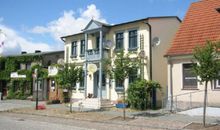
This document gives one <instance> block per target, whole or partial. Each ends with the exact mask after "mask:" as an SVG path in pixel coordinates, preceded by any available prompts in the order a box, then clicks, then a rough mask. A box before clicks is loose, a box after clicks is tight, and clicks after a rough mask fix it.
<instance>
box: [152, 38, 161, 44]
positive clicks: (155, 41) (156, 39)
mask: <svg viewBox="0 0 220 130" xmlns="http://www.w3.org/2000/svg"><path fill="white" fill-rule="evenodd" d="M159 44H160V38H159V37H154V38H153V40H152V46H158V45H159Z"/></svg>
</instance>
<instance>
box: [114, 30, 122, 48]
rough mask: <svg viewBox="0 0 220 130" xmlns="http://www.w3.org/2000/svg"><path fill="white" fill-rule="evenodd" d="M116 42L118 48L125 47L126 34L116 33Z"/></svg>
mask: <svg viewBox="0 0 220 130" xmlns="http://www.w3.org/2000/svg"><path fill="white" fill-rule="evenodd" d="M115 42H116V46H115V49H116V50H120V49H123V44H124V35H123V33H116V36H115Z"/></svg>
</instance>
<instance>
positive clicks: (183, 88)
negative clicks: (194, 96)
mask: <svg viewBox="0 0 220 130" xmlns="http://www.w3.org/2000/svg"><path fill="white" fill-rule="evenodd" d="M181 90H188V91H190V90H199V89H198V88H183V89H181Z"/></svg>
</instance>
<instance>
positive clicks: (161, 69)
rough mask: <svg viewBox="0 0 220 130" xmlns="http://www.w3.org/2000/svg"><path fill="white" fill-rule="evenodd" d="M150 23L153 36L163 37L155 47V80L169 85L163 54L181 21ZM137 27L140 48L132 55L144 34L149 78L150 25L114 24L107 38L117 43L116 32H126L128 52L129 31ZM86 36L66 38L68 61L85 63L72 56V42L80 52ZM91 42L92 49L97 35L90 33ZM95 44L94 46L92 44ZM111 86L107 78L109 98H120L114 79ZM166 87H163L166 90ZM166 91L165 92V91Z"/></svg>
mask: <svg viewBox="0 0 220 130" xmlns="http://www.w3.org/2000/svg"><path fill="white" fill-rule="evenodd" d="M150 24H151V25H152V33H153V35H152V37H154V36H159V37H160V38H161V44H160V45H159V46H157V47H154V48H153V59H154V60H153V80H157V81H159V82H160V84H161V85H162V86H163V87H164V88H165V87H166V86H167V62H166V59H165V58H163V55H164V54H165V52H166V50H167V48H168V47H169V44H170V43H171V39H172V38H173V36H174V33H175V32H176V30H177V28H178V25H179V22H178V21H177V19H176V18H173V19H155V20H151V21H150ZM134 29H137V33H138V34H137V35H138V38H137V39H138V41H137V43H138V49H137V52H135V53H133V54H131V57H137V54H139V52H140V35H143V36H144V51H145V55H146V57H145V61H144V62H145V63H146V65H145V67H144V78H145V79H147V80H148V79H149V65H148V64H149V61H148V60H149V27H148V26H147V25H146V24H145V23H144V21H140V22H135V23H130V24H125V25H120V26H114V27H111V28H110V30H109V32H107V33H106V35H105V39H106V40H111V41H112V42H113V45H115V34H116V32H123V33H124V49H125V52H126V53H128V46H129V42H128V41H129V38H128V33H129V31H130V30H134ZM83 38H84V34H81V35H77V36H73V37H69V38H67V39H66V43H65V48H66V47H69V54H68V55H69V58H68V61H69V62H70V63H73V62H74V63H83V62H84V59H82V58H81V57H79V56H77V58H70V55H71V43H72V41H77V43H78V46H77V48H78V49H77V50H78V54H80V40H81V39H83ZM88 39H89V41H88V42H89V43H88V45H89V46H88V48H89V49H92V48H94V47H95V44H92V43H96V42H95V40H96V36H92V35H89V37H88ZM91 45H93V47H92V46H91ZM114 48H115V46H113V48H112V49H111V52H110V54H111V57H112V58H114V57H115V54H114ZM65 61H67V57H66V51H65ZM87 79H88V80H87V86H88V87H87V93H93V87H89V86H93V75H92V76H91V79H90V77H89V76H88V77H87ZM111 85H112V86H111V88H109V84H108V80H107V98H108V99H111V100H113V101H114V100H117V99H118V98H120V96H121V94H118V93H117V92H116V91H115V81H114V80H113V81H112V82H111ZM124 85H125V88H126V89H127V88H128V79H126V80H125V83H124ZM165 90H166V89H163V91H165ZM164 93H165V92H164Z"/></svg>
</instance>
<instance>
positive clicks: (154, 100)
mask: <svg viewBox="0 0 220 130" xmlns="http://www.w3.org/2000/svg"><path fill="white" fill-rule="evenodd" d="M145 24H146V25H147V26H148V28H149V72H150V76H149V79H150V80H153V76H152V40H151V39H152V27H151V25H150V23H149V20H148V21H147V22H145ZM151 95H152V99H151V100H152V104H151V108H156V101H157V97H156V90H155V89H153V91H152V93H151Z"/></svg>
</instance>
